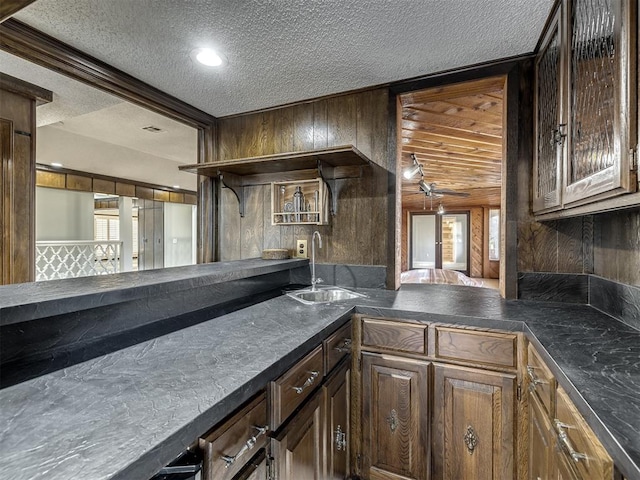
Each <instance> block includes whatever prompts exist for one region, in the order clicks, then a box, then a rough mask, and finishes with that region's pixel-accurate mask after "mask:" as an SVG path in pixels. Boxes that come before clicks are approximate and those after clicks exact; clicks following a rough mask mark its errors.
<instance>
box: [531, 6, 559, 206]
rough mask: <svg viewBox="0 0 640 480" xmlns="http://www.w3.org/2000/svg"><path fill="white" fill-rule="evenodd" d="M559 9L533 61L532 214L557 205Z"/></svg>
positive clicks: (557, 7) (557, 8)
mask: <svg viewBox="0 0 640 480" xmlns="http://www.w3.org/2000/svg"><path fill="white" fill-rule="evenodd" d="M561 20H562V8H561V5H557V6H556V11H555V13H554V14H553V19H552V21H551V22H550V24H549V27H548V29H547V31H546V32H545V34H544V37H543V42H542V46H541V48H540V53H539V54H538V57H537V59H536V76H535V79H536V86H535V89H536V90H535V92H536V95H535V118H536V121H535V126H536V134H535V144H536V145H535V162H534V166H533V178H534V180H533V211H534V212H539V211H543V210H551V209H554V208H557V207H560V205H561V199H560V192H561V190H562V164H563V158H562V153H563V152H564V151H565V150H564V148H563V146H564V143H565V141H564V140H565V137H566V121H565V120H563V118H562V114H563V112H562V103H561V101H562V98H563V92H562V68H561V65H562V61H563V60H564V55H563V49H562V32H561V25H562V22H561Z"/></svg>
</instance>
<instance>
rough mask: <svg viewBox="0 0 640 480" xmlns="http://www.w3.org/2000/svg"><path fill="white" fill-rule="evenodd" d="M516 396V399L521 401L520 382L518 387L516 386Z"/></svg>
mask: <svg viewBox="0 0 640 480" xmlns="http://www.w3.org/2000/svg"><path fill="white" fill-rule="evenodd" d="M516 398H517V399H518V401H519V402H520V401H522V383H518V387H517V388H516Z"/></svg>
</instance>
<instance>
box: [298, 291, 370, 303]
mask: <svg viewBox="0 0 640 480" xmlns="http://www.w3.org/2000/svg"><path fill="white" fill-rule="evenodd" d="M287 296H289V297H291V298H293V299H295V300H297V301H299V302H302V303H305V304H307V305H314V304H316V303H330V302H339V301H341V300H350V299H352V298H361V297H366V295H363V294H361V293H356V292H352V291H351V290H346V289H344V288H340V287H322V288H318V289H317V290H311V289H305V290H296V291H294V292H289V293H287Z"/></svg>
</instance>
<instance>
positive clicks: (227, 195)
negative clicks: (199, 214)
mask: <svg viewBox="0 0 640 480" xmlns="http://www.w3.org/2000/svg"><path fill="white" fill-rule="evenodd" d="M220 195H221V199H220V212H219V213H220V235H219V236H220V260H221V261H223V262H224V261H228V260H240V258H241V257H240V237H241V234H240V214H239V213H238V199H237V198H236V196H235V195H234V193H233V192H232V191H231V190H230V189H228V188H222V189H221V193H220Z"/></svg>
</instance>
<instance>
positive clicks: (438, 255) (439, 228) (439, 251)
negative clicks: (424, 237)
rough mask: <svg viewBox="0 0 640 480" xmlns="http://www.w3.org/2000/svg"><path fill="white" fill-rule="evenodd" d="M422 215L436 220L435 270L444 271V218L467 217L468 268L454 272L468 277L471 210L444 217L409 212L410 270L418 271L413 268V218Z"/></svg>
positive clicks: (454, 212)
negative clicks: (453, 216) (430, 216)
mask: <svg viewBox="0 0 640 480" xmlns="http://www.w3.org/2000/svg"><path fill="white" fill-rule="evenodd" d="M420 215H433V216H434V217H435V218H436V266H435V268H438V269H442V218H443V217H444V216H446V215H466V217H467V268H466V270H455V269H447V270H453V271H454V272H460V273H464V274H465V275H466V276H467V277H468V276H469V273H470V271H471V211H469V210H452V211H450V212H449V211H447V212H445V213H444V214H443V215H440V214H438V213H436V212H409V222H408V227H409V229H408V230H409V231H408V232H407V238H408V240H409V270H416V269H415V268H413V217H414V216H420Z"/></svg>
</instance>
